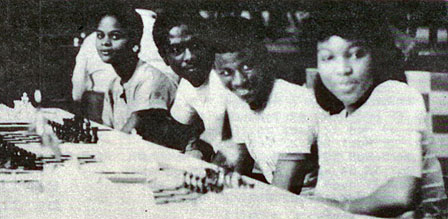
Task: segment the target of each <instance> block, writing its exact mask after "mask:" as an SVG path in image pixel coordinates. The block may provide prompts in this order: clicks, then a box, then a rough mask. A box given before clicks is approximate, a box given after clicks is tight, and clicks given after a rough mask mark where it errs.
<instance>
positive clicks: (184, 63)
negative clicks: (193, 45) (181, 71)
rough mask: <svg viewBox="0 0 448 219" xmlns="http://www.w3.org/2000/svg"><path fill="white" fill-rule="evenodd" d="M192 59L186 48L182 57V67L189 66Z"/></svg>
mask: <svg viewBox="0 0 448 219" xmlns="http://www.w3.org/2000/svg"><path fill="white" fill-rule="evenodd" d="M192 57H193V55H192V54H191V51H190V49H188V48H186V49H185V51H184V55H183V57H182V67H186V66H187V65H188V64H190V62H191V59H192Z"/></svg>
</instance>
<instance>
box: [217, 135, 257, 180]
mask: <svg viewBox="0 0 448 219" xmlns="http://www.w3.org/2000/svg"><path fill="white" fill-rule="evenodd" d="M218 148H219V150H218V152H217V153H216V155H215V157H214V158H213V161H212V162H213V163H214V164H216V165H218V166H221V167H225V168H228V169H231V170H234V171H236V172H239V173H240V174H243V175H246V174H250V173H251V172H252V168H253V166H254V160H253V159H252V157H251V156H250V154H249V151H248V150H247V147H246V145H245V144H237V143H235V142H233V141H231V140H227V141H224V142H223V143H222V144H221V145H220V146H219V147H218Z"/></svg>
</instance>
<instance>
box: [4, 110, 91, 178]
mask: <svg viewBox="0 0 448 219" xmlns="http://www.w3.org/2000/svg"><path fill="white" fill-rule="evenodd" d="M48 124H49V125H50V126H51V128H52V130H53V132H54V133H55V135H56V136H57V138H58V139H59V140H60V142H61V144H64V143H74V144H95V143H97V142H98V128H97V127H92V126H91V123H90V121H89V120H87V119H84V118H82V117H79V116H75V117H74V118H72V119H64V120H63V124H59V123H57V122H54V121H48ZM2 125H3V126H2V129H1V130H0V168H3V169H24V170H42V168H43V165H44V164H47V163H62V162H64V161H66V160H69V159H71V156H70V155H62V156H61V157H60V158H56V157H55V155H54V154H53V153H51V151H46V150H44V149H43V148H42V146H41V143H42V138H41V136H39V135H37V134H35V133H31V132H29V131H28V130H27V129H28V127H29V124H12V123H8V124H6V123H5V124H2ZM8 125H10V126H8ZM77 158H78V160H80V162H81V163H89V162H95V156H94V155H85V156H80V157H77Z"/></svg>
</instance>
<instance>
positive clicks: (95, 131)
mask: <svg viewBox="0 0 448 219" xmlns="http://www.w3.org/2000/svg"><path fill="white" fill-rule="evenodd" d="M92 134H93V135H92V143H98V140H99V139H98V127H93V128H92Z"/></svg>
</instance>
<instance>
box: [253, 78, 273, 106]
mask: <svg viewBox="0 0 448 219" xmlns="http://www.w3.org/2000/svg"><path fill="white" fill-rule="evenodd" d="M266 81H267V82H266V86H264V89H261V90H260V91H259V92H258V94H257V95H256V97H255V99H254V100H253V101H252V102H250V103H249V106H250V108H251V109H252V110H253V111H255V112H261V111H263V110H264V109H265V108H266V106H267V105H268V102H269V97H270V96H271V93H272V88H273V87H274V82H275V79H274V78H272V79H268V80H266Z"/></svg>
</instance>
